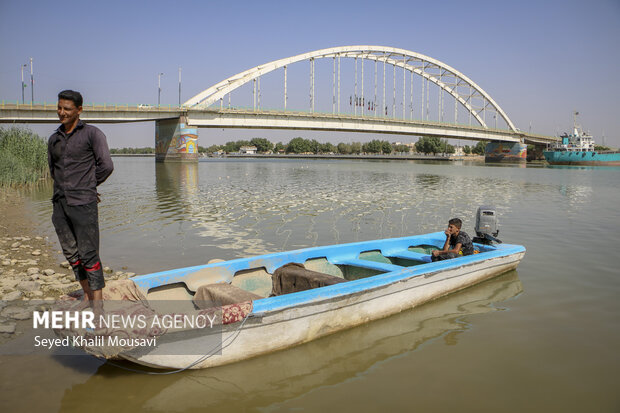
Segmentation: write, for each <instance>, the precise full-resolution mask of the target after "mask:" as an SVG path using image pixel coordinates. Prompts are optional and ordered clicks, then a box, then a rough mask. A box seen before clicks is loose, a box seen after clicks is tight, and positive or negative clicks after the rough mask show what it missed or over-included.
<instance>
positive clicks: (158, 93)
mask: <svg viewBox="0 0 620 413" xmlns="http://www.w3.org/2000/svg"><path fill="white" fill-rule="evenodd" d="M163 75H164V74H163V73H159V74H158V75H157V107H159V104H160V103H161V77H162V76H163Z"/></svg>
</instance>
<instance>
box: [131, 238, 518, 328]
mask: <svg viewBox="0 0 620 413" xmlns="http://www.w3.org/2000/svg"><path fill="white" fill-rule="evenodd" d="M444 240H445V234H444V232H443V231H441V232H435V233H428V234H420V235H413V236H407V237H400V238H387V239H379V240H369V241H359V242H354V243H346V244H335V245H326V246H318V247H309V248H303V249H299V250H293V251H283V252H276V253H270V254H265V255H259V256H254V257H246V258H237V259H234V260H229V261H224V262H218V263H212V264H203V265H198V266H193V267H186V268H180V269H172V270H167V271H162V272H157V273H152V274H145V275H141V276H137V277H134V278H132V280H133V281H134V282H135V283H136V285H137V286H138V287H139V288H141V289H143V290H145V292H146V291H148V289H150V288H154V287H158V286H163V285H170V284H174V283H177V282H183V279H184V278H185V277H186V276H188V275H190V274H192V273H194V272H196V271H200V270H203V269H208V268H213V269H217V268H223V269H224V270H226V273H227V274H225V275H222V281H227V280H226V278H227V277H231V276H232V277H234V274H235V273H237V272H239V271H243V270H247V269H252V268H260V267H264V268H265V269H266V270H267V272H269V273H273V271H275V269H276V268H278V267H279V266H280V265H284V264H286V263H289V262H297V263H301V264H303V263H305V262H306V261H307V260H308V259H311V258H320V257H325V258H327V259H328V260H329V258H330V256H331V257H332V261H334V259H333V258H335V255H337V254H339V255H338V257H339V258H340V259H342V258H343V257H344V258H346V257H350V258H357V255H358V254H359V253H361V252H364V248H366V247H368V248H372V249H373V250H377V249H378V250H380V251H381V253H382V254H383V255H385V256H390V254H395V253H396V252H397V251H399V250H401V251H402V249H403V248H402V245H400V244H402V243H405V244H407V243H410V242H413V243H417V244H418V245H437V244H438V243H443V242H444ZM397 245H398V246H399V247H398V248H396V246H397ZM476 246H477V247H478V248H481V249H486V251H483V252H480V253H479V254H473V255H469V256H463V257H458V258H456V259H452V260H444V261H437V262H430V263H423V264H420V265H417V266H413V267H403V268H402V269H401V270H395V271H391V272H385V273H382V274H377V275H374V276H370V277H366V278H360V279H357V280H351V281H347V282H346V283H339V284H334V285H330V286H325V287H321V288H317V289H312V290H306V291H300V292H295V293H291V294H285V295H281V296H275V297H266V298H261V299H257V300H254V301H253V311H252V313H251V315H252V316H259V315H263V314H265V313H268V312H272V311H277V310H280V309H285V308H290V307H298V306H300V305H305V304H307V303H315V302H319V301H324V300H326V299H331V298H336V297H340V296H346V295H351V294H354V293H357V292H363V291H366V290H371V289H374V288H375V287H382V286H386V285H390V284H392V283H395V282H399V281H402V280H405V279H408V278H412V277H418V276H422V275H424V276H430V275H432V274H435V273H438V272H442V271H445V270H449V269H453V268H457V267H460V266H463V265H468V264H474V263H478V262H482V261H485V260H488V259H492V258H497V257H504V256H508V255H512V254H516V253H520V252H525V247H523V246H521V245H513V244H499V245H493V246H487V245H480V244H476ZM405 248H406V249H407V248H409V247H405ZM438 248H439V247H438ZM352 251H354V253H352ZM347 254H348V255H347ZM354 255H355V256H354ZM336 261H337V260H336ZM216 271H217V270H216ZM158 281H159V282H158ZM155 282H157V285H153V284H154V283H155Z"/></svg>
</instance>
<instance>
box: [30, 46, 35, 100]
mask: <svg viewBox="0 0 620 413" xmlns="http://www.w3.org/2000/svg"><path fill="white" fill-rule="evenodd" d="M33 103H34V72H33V71H32V57H31V58H30V104H31V105H32V104H33Z"/></svg>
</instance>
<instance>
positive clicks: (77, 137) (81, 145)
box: [47, 120, 114, 205]
mask: <svg viewBox="0 0 620 413" xmlns="http://www.w3.org/2000/svg"><path fill="white" fill-rule="evenodd" d="M47 161H48V164H49V168H50V174H51V175H52V178H53V179H54V195H53V197H52V200H54V201H55V200H57V199H58V198H60V197H62V196H64V197H65V198H66V199H67V204H68V205H85V204H89V203H91V202H95V201H97V185H99V184H101V183H102V182H103V181H105V180H106V179H107V178H108V177H109V176H110V174H111V173H112V171H113V170H114V164H113V163H112V158H111V157H110V150H109V149H108V144H107V142H106V138H105V135H104V134H103V132H101V131H100V130H99V129H97V128H96V127H94V126H91V125H87V124H85V123H84V122H82V121H81V120H80V121H78V124H77V125H76V127H75V129H74V130H73V131H72V132H71V133H70V134H69V135H67V134H65V132H64V126H63V125H60V127H59V128H58V129H56V132H55V133H54V134H52V136H50V138H49V141H48V145H47Z"/></svg>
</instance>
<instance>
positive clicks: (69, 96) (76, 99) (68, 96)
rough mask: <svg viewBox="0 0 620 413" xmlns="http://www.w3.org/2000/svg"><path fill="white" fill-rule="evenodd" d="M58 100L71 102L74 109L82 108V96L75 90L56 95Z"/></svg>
mask: <svg viewBox="0 0 620 413" xmlns="http://www.w3.org/2000/svg"><path fill="white" fill-rule="evenodd" d="M58 99H65V100H70V101H72V102H73V104H74V105H75V107H76V108H79V107H80V106H82V102H83V100H82V95H81V94H80V92H76V91H75V90H63V91H62V92H60V93H59V94H58Z"/></svg>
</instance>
